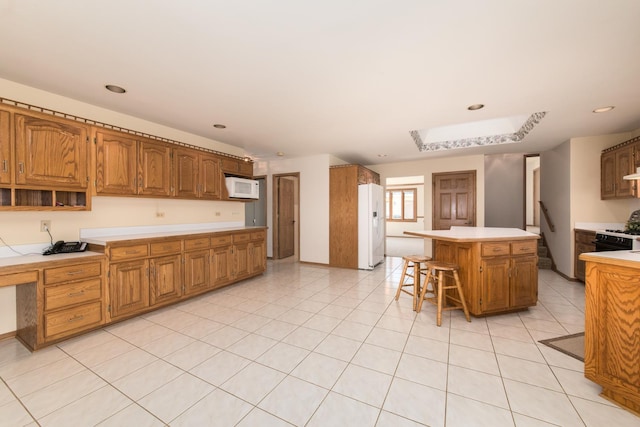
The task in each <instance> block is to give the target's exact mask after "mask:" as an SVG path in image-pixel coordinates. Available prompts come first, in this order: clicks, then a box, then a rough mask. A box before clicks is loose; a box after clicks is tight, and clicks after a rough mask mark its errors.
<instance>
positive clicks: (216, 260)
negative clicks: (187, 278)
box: [211, 246, 233, 287]
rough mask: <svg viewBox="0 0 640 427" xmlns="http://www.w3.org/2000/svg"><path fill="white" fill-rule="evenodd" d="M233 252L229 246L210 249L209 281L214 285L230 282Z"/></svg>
mask: <svg viewBox="0 0 640 427" xmlns="http://www.w3.org/2000/svg"><path fill="white" fill-rule="evenodd" d="M232 268H233V253H232V247H231V246H220V247H217V248H213V249H211V283H212V285H213V286H214V287H218V286H222V285H226V284H227V283H229V282H231V280H232V276H231V272H232Z"/></svg>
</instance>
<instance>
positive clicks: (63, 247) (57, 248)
mask: <svg viewBox="0 0 640 427" xmlns="http://www.w3.org/2000/svg"><path fill="white" fill-rule="evenodd" d="M86 250H87V242H64V241H62V240H58V241H57V242H55V243H54V244H53V245H51V246H49V247H48V248H47V249H45V250H44V252H42V255H53V254H68V253H70V252H84V251H86Z"/></svg>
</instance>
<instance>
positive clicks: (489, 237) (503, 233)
mask: <svg viewBox="0 0 640 427" xmlns="http://www.w3.org/2000/svg"><path fill="white" fill-rule="evenodd" d="M404 234H408V235H411V236H418V237H424V238H427V239H436V240H446V241H450V242H481V241H496V240H528V239H539V238H540V235H538V234H535V233H530V232H528V231H524V230H521V229H519V228H501V227H451V229H450V230H422V231H405V232H404Z"/></svg>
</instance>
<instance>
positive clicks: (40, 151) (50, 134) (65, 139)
mask: <svg viewBox="0 0 640 427" xmlns="http://www.w3.org/2000/svg"><path fill="white" fill-rule="evenodd" d="M14 117H15V118H14V121H15V141H16V145H15V146H16V164H17V168H16V183H17V184H39V185H47V186H49V187H51V186H52V185H54V184H58V185H59V186H63V187H77V188H86V187H87V170H88V168H87V166H88V159H87V153H88V150H87V145H88V132H87V127H86V126H84V125H82V124H79V123H77V124H76V123H73V122H66V121H62V120H60V121H57V120H54V119H51V120H48V119H44V118H39V117H32V116H26V115H22V114H16V115H15V116H14Z"/></svg>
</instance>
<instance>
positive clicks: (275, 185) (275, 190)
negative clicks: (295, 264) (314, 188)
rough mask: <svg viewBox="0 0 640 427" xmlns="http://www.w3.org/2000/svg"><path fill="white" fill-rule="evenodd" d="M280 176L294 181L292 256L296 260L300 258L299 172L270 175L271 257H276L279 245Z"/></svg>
mask: <svg viewBox="0 0 640 427" xmlns="http://www.w3.org/2000/svg"><path fill="white" fill-rule="evenodd" d="M280 178H294V179H295V181H296V185H295V189H294V192H293V199H294V200H293V209H294V213H293V215H294V218H295V221H296V223H295V226H294V242H293V247H294V250H293V258H294V259H295V260H296V261H298V260H300V172H291V173H279V174H274V175H272V177H271V180H272V185H271V200H273V204H272V212H271V218H272V220H271V225H272V227H273V232H272V240H273V245H272V249H271V251H272V258H273V259H279V258H278V252H279V251H278V249H279V246H280V242H279V240H280V234H279V232H280V230H279V227H278V207H279V203H280V200H279V197H278V194H279V189H280V188H279V185H280V181H279V180H280Z"/></svg>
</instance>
